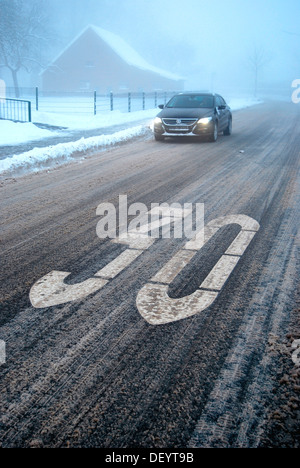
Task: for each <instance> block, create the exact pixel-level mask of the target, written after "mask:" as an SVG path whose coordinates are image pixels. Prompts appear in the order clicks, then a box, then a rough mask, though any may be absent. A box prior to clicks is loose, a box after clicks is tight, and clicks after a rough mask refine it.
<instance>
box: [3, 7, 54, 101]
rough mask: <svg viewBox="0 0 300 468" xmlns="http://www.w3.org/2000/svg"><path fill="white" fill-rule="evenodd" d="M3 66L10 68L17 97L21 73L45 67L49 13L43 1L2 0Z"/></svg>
mask: <svg viewBox="0 0 300 468" xmlns="http://www.w3.org/2000/svg"><path fill="white" fill-rule="evenodd" d="M0 11H1V16H0V67H6V68H8V69H9V70H10V72H11V75H12V79H13V83H14V87H15V90H16V91H15V92H16V97H19V95H20V93H19V82H18V73H19V72H20V70H22V69H24V70H26V71H27V72H28V73H30V72H31V71H33V70H34V68H37V67H38V68H40V67H41V66H42V64H41V60H42V55H43V45H45V41H46V39H47V38H46V33H45V31H46V30H47V27H46V15H45V13H44V12H45V3H44V1H43V0H40V1H37V0H28V1H26V2H24V1H22V0H0Z"/></svg>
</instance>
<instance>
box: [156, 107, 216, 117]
mask: <svg viewBox="0 0 300 468" xmlns="http://www.w3.org/2000/svg"><path fill="white" fill-rule="evenodd" d="M213 114H214V109H207V108H206V109H186V108H184V109H179V108H178V107H176V108H168V107H165V108H164V109H162V111H161V112H159V114H158V115H157V117H160V118H161V119H166V118H172V117H173V118H177V119H180V118H181V119H184V118H191V117H193V118H197V119H200V118H202V117H210V116H212V115H213Z"/></svg>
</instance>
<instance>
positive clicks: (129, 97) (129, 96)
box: [128, 93, 131, 112]
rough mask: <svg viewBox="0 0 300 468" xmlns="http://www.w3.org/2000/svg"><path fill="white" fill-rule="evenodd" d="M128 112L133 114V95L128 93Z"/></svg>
mask: <svg viewBox="0 0 300 468" xmlns="http://www.w3.org/2000/svg"><path fill="white" fill-rule="evenodd" d="M128 112H131V93H128Z"/></svg>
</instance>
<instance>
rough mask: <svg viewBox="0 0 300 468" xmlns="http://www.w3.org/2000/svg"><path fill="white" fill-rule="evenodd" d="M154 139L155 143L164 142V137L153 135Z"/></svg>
mask: <svg viewBox="0 0 300 468" xmlns="http://www.w3.org/2000/svg"><path fill="white" fill-rule="evenodd" d="M154 138H155V140H156V141H164V139H165V137H164V136H162V135H158V134H157V133H155V134H154Z"/></svg>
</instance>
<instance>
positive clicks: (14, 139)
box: [0, 120, 58, 146]
mask: <svg viewBox="0 0 300 468" xmlns="http://www.w3.org/2000/svg"><path fill="white" fill-rule="evenodd" d="M56 135H58V133H56V132H50V131H49V130H44V129H42V128H38V127H36V126H35V125H33V124H32V123H20V122H12V121H10V120H0V146H10V145H14V146H15V145H18V144H20V143H24V142H27V141H34V140H42V139H43V138H48V137H52V136H56Z"/></svg>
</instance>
